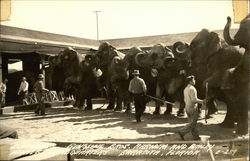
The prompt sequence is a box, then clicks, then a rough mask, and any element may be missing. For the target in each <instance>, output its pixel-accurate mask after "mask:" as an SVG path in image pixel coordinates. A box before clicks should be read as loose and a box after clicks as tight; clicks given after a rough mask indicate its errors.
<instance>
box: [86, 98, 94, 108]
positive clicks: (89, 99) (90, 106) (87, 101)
mask: <svg viewBox="0 0 250 161" xmlns="http://www.w3.org/2000/svg"><path fill="white" fill-rule="evenodd" d="M86 103H87V107H86V108H85V110H93V104H92V99H91V98H86Z"/></svg>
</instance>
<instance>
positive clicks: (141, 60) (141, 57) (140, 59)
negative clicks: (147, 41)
mask: <svg viewBox="0 0 250 161" xmlns="http://www.w3.org/2000/svg"><path fill="white" fill-rule="evenodd" d="M147 57H148V55H147V54H145V53H144V52H139V53H137V54H136V56H135V63H136V64H137V65H138V66H139V67H145V66H146V62H145V61H146V59H147Z"/></svg>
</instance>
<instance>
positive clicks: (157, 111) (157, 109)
mask: <svg viewBox="0 0 250 161" xmlns="http://www.w3.org/2000/svg"><path fill="white" fill-rule="evenodd" d="M162 94H163V87H161V86H160V85H159V84H158V83H157V85H156V97H157V98H161V96H162ZM161 105H162V102H160V101H155V111H154V113H153V114H154V115H159V114H160V107H161Z"/></svg>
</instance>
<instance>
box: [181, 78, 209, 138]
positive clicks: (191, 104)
mask: <svg viewBox="0 0 250 161" xmlns="http://www.w3.org/2000/svg"><path fill="white" fill-rule="evenodd" d="M186 83H187V86H186V88H185V89H184V102H185V110H186V113H187V116H188V124H187V125H186V126H185V127H183V128H182V129H180V130H179V131H178V134H179V135H180V137H181V139H182V140H184V136H185V134H187V133H189V132H191V133H192V136H193V139H194V140H199V132H198V130H197V128H196V125H197V121H198V117H199V112H198V109H197V106H198V103H199V104H203V103H204V102H205V101H203V100H200V99H199V98H197V91H196V89H195V87H194V85H195V77H194V76H193V75H191V76H188V77H187V78H186Z"/></svg>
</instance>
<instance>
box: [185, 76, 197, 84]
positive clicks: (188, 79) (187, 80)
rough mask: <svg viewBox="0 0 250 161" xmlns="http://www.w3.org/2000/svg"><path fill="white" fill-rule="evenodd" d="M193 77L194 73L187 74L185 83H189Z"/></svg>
mask: <svg viewBox="0 0 250 161" xmlns="http://www.w3.org/2000/svg"><path fill="white" fill-rule="evenodd" d="M194 78H195V77H194V75H190V76H188V77H187V78H186V80H185V81H186V82H187V83H189V82H190V81H191V80H193V79H194Z"/></svg>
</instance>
